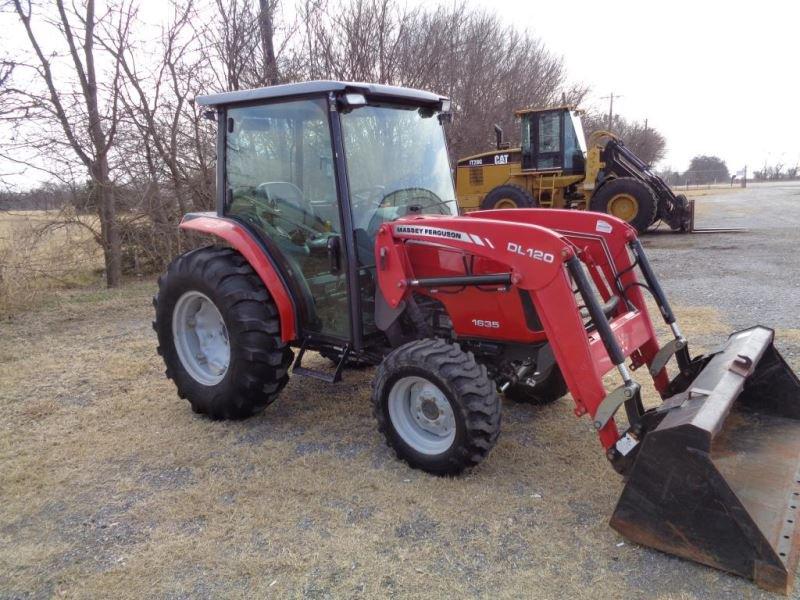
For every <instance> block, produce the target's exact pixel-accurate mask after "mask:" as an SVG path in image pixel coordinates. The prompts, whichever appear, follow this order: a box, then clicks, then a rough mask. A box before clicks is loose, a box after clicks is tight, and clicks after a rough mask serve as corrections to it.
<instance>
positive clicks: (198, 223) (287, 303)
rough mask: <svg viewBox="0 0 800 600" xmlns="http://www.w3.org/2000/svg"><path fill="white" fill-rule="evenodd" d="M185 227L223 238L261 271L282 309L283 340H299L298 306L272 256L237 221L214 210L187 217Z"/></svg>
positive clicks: (268, 288) (279, 309) (268, 287)
mask: <svg viewBox="0 0 800 600" xmlns="http://www.w3.org/2000/svg"><path fill="white" fill-rule="evenodd" d="M180 227H181V229H190V230H192V231H199V232H201V233H208V234H211V235H215V236H217V237H219V238H222V239H223V240H225V241H226V242H228V244H230V246H231V247H232V248H234V249H236V250H237V251H238V252H239V253H240V254H241V255H242V256H244V257H245V259H246V260H247V262H249V263H250V266H252V267H253V270H254V271H255V272H256V273H258V276H259V277H260V278H261V281H263V282H264V285H265V286H266V288H267V290H268V291H269V293H270V296H272V299H273V301H274V302H275V305H276V306H277V308H278V318H279V319H280V323H281V339H282V340H283V341H284V342H292V341H295V340H296V339H297V328H296V324H295V314H294V306H293V305H292V301H291V298H290V297H289V292H288V290H287V289H286V288H285V287H284V285H283V282H282V281H281V279H280V277H279V276H278V274H277V273H276V272H275V269H274V268H273V267H272V264H270V262H269V259H267V257H266V256H264V252H263V251H262V250H261V246H259V245H258V244H257V243H256V242H255V240H253V238H252V237H251V236H250V234H249V233H248V232H247V231H246V230H245V229H244V227H242V226H241V225H239V224H237V223H236V222H235V221H231V220H229V219H225V218H222V217H218V216H217V215H215V214H214V213H206V214H205V215H204V216H202V217H193V218H190V219H189V220H186V219H185V218H184V220H183V221H181V224H180Z"/></svg>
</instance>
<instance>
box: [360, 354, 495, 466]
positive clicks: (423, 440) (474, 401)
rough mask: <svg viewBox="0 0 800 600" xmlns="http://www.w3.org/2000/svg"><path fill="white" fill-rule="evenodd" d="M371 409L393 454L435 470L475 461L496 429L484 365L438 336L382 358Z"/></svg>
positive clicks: (490, 442)
mask: <svg viewBox="0 0 800 600" xmlns="http://www.w3.org/2000/svg"><path fill="white" fill-rule="evenodd" d="M373 408H374V414H375V418H376V420H377V421H378V430H379V431H380V432H381V433H382V434H383V435H384V437H385V438H386V443H387V444H388V445H389V447H391V448H392V449H393V450H394V451H395V453H396V454H397V456H398V458H400V459H401V460H404V461H405V462H407V463H408V464H409V465H410V466H411V467H413V468H415V469H422V470H423V471H427V472H428V473H433V474H435V475H457V474H459V473H461V472H462V471H464V469H467V468H469V467H473V466H475V465H477V464H478V463H480V462H481V461H482V460H483V459H484V458H486V456H487V455H488V454H489V451H490V450H491V449H492V447H493V446H494V444H495V442H496V441H497V437H498V435H499V434H500V400H499V398H498V397H497V392H496V391H495V386H494V384H493V383H492V382H491V381H490V380H489V378H488V376H487V374H486V367H484V366H482V365H479V364H478V363H477V362H476V361H475V357H474V356H473V355H472V353H471V352H464V351H462V350H461V348H460V347H459V346H458V344H450V343H447V342H445V341H444V340H441V339H424V340H418V341H414V342H409V343H407V344H405V345H403V346H400V347H398V348H396V349H395V350H393V351H392V352H391V353H390V354H389V355H388V356H387V357H386V358H385V359H384V361H383V362H382V363H381V364H380V366H379V367H378V371H377V373H376V375H375V380H374V381H373Z"/></svg>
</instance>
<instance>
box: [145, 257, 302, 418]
mask: <svg viewBox="0 0 800 600" xmlns="http://www.w3.org/2000/svg"><path fill="white" fill-rule="evenodd" d="M153 305H154V307H155V311H156V320H155V321H154V322H153V328H154V329H155V330H156V333H157V335H158V353H159V354H160V355H161V356H162V357H163V359H164V364H165V365H166V367H167V368H166V375H167V377H168V378H169V379H172V380H173V381H174V382H175V385H176V387H177V388H178V396H180V397H181V398H185V399H186V400H188V401H189V403H190V404H191V405H192V410H193V411H194V412H196V413H201V414H205V415H208V416H209V417H211V418H212V419H243V418H246V417H249V416H252V415H254V414H257V413H259V412H261V411H262V410H264V408H266V407H267V405H269V404H271V403H272V402H273V401H274V400H275V398H276V397H277V396H278V393H279V392H280V391H281V389H283V387H284V386H285V385H286V382H287V381H288V380H289V376H288V368H289V365H290V364H291V361H292V352H291V350H290V349H289V347H288V346H287V345H286V344H285V343H284V342H283V341H282V340H281V336H280V321H279V320H278V310H277V308H276V306H275V303H274V302H273V301H272V298H271V297H270V295H269V293H268V292H267V290H266V288H265V287H264V284H263V282H262V281H261V279H260V278H259V277H258V275H256V273H255V271H253V268H252V267H251V266H250V264H249V263H248V262H247V261H246V260H245V259H244V257H242V255H241V254H239V253H238V252H236V251H235V250H232V249H230V248H221V247H216V246H210V247H207V248H200V249H198V250H193V251H191V252H187V253H186V254H183V255H181V256H179V257H178V258H176V259H175V260H174V261H172V263H170V265H169V267H168V268H167V272H166V273H165V274H164V275H163V276H162V277H160V278H159V280H158V293H157V294H156V296H155V297H154V298H153ZM198 307H200V308H198ZM215 319H216V320H215ZM184 321H185V322H184ZM201 321H202V323H203V327H202V328H201V325H200V323H201ZM209 321H211V322H212V323H213V324H214V325H215V327H216V329H215V328H214V327H207V326H206V325H207V323H208V322H209ZM209 339H210V340H212V342H208V340H209ZM204 340H205V341H204ZM209 344H211V345H209ZM226 346H227V349H226ZM209 348H212V351H211V352H209V351H208V349H209ZM193 356H194V358H193ZM209 359H213V360H214V361H215V362H213V363H212V362H211V360H209ZM210 364H214V366H215V368H214V369H213V370H211V369H209V367H208V365H210ZM223 367H224V368H223Z"/></svg>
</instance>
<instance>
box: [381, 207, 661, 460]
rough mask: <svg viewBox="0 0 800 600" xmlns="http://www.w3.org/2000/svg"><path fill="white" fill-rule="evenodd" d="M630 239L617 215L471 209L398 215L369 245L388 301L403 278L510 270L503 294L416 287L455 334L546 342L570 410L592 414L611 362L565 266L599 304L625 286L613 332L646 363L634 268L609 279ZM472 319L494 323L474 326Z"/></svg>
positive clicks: (646, 329) (651, 344)
mask: <svg viewBox="0 0 800 600" xmlns="http://www.w3.org/2000/svg"><path fill="white" fill-rule="evenodd" d="M635 237H636V232H635V230H634V229H633V228H632V227H631V226H630V225H628V224H627V223H625V222H624V221H622V220H620V219H616V218H614V217H611V216H609V215H605V214H600V213H591V212H585V211H564V210H547V209H534V210H524V209H514V210H493V211H476V212H472V213H469V214H468V216H465V217H448V216H438V215H422V216H417V217H412V218H405V219H400V220H398V221H395V222H394V223H387V224H384V225H383V226H382V227H381V231H380V233H379V235H378V238H377V242H376V248H375V252H376V258H377V264H378V265H379V267H378V283H379V285H380V288H381V291H382V292H383V294H384V295H385V296H386V298H387V299H389V301H390V303H391V304H393V305H396V304H397V303H399V302H400V301H401V300H402V299H403V298H404V297H405V296H406V295H408V294H410V293H411V292H412V290H411V289H410V288H409V287H408V286H406V285H404V284H405V282H406V281H407V280H411V279H416V278H422V277H437V276H439V277H441V276H453V275H466V274H474V275H480V274H489V273H508V272H510V273H511V274H512V281H513V285H512V286H511V288H510V289H509V290H507V291H481V290H479V289H477V288H475V287H465V288H458V293H452V294H448V293H442V292H441V291H439V292H434V291H432V290H423V289H421V288H417V289H415V290H414V291H415V292H416V293H421V294H426V295H429V296H431V297H434V298H436V299H437V300H438V301H439V302H441V303H442V304H443V305H444V307H445V309H446V310H447V312H448V315H449V316H450V319H451V320H452V322H453V329H454V332H455V333H456V335H457V336H459V337H471V338H483V339H486V340H487V341H509V342H510V341H513V342H518V343H532V342H540V341H543V340H545V339H547V340H549V341H550V344H551V346H552V348H553V353H554V355H555V357H556V360H557V361H558V364H559V366H560V367H561V371H562V373H563V375H564V379H565V380H566V382H567V385H568V386H569V389H570V392H571V393H572V396H573V398H574V400H575V413H576V414H577V415H582V414H585V413H589V415H591V416H592V417H593V416H594V415H595V414H596V412H597V409H598V407H599V406H600V403H601V402H602V401H603V399H604V398H605V397H606V390H605V386H604V384H603V375H605V374H606V373H607V372H608V371H610V370H611V369H613V368H614V365H613V364H612V363H611V359H610V358H609V357H608V354H607V352H606V350H605V347H604V346H603V344H602V342H601V341H600V339H599V336H597V334H596V333H592V334H590V333H587V331H586V329H585V327H584V324H583V319H582V318H581V316H580V309H579V306H578V302H577V299H576V297H575V294H573V292H572V282H571V280H570V277H569V275H568V272H567V269H566V266H565V265H564V262H565V261H566V260H568V259H569V258H570V257H571V256H573V255H577V256H578V257H579V258H580V260H581V261H582V262H583V264H584V265H585V266H586V268H587V270H588V271H589V274H590V276H591V278H592V280H593V282H594V283H595V285H596V286H597V288H598V291H599V293H600V295H601V297H602V298H603V300H608V299H609V298H610V297H611V296H612V295H618V294H619V286H620V285H621V286H622V287H623V288H626V294H627V297H628V299H629V301H630V303H631V305H632V306H631V307H629V306H626V305H625V303H624V302H622V301H620V302H619V304H618V306H617V308H616V310H615V314H614V315H612V317H611V328H612V331H613V332H614V335H615V336H616V338H617V340H618V342H619V344H620V347H621V348H622V351H623V353H624V355H625V356H627V357H632V360H633V362H635V363H637V364H647V363H649V362H651V361H652V359H653V357H654V356H655V354H656V352H657V351H658V349H659V344H658V339H657V337H656V334H655V330H654V328H653V324H652V322H651V320H650V316H649V313H648V311H647V306H646V305H645V299H644V296H643V295H642V290H641V288H640V287H639V286H636V285H631V284H634V283H636V282H637V278H636V274H635V272H634V270H631V271H628V272H626V273H624V274H622V275H620V276H619V282H617V281H616V278H617V274H618V273H621V272H623V271H624V270H625V269H626V268H628V267H630V266H631V264H632V262H631V255H630V253H629V250H628V246H627V244H628V242H629V241H630V240H632V239H635ZM381 256H383V257H384V260H383V262H381ZM465 264H466V265H467V266H465ZM468 267H469V270H468ZM516 288H518V289H521V290H527V291H528V292H529V293H530V294H531V298H532V300H533V303H534V306H535V307H536V311H537V313H538V315H539V318H540V320H541V322H542V330H541V331H534V330H531V329H529V328H528V326H527V324H526V322H525V318H524V313H523V310H522V305H521V302H520V297H519V292H518V290H517V289H516ZM455 289H456V288H450V289H449V290H447V289H446V290H444V292H447V291H455ZM476 319H479V320H481V321H490V322H497V323H499V326H498V327H491V328H486V327H479V326H476V324H475V320H476ZM655 384H656V388H657V389H659V390H660V391H664V390H665V389H666V384H667V376H666V373H665V372H664V371H662V373H660V374H659V375H658V376H657V377H656V378H655ZM599 436H600V441H601V443H602V445H603V447H604V448H610V447H612V446H613V445H614V444H615V443H616V441H617V440H618V439H619V432H618V431H617V428H616V425H615V424H614V422H613V420H612V421H610V422H609V423H608V424H607V425H606V426H605V427H604V428H603V429H601V430H600V432H599Z"/></svg>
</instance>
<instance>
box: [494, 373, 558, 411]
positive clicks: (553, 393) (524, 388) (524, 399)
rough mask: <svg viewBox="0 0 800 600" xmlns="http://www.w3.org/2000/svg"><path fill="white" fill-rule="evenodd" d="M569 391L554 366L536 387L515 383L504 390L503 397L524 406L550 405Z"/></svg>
mask: <svg viewBox="0 0 800 600" xmlns="http://www.w3.org/2000/svg"><path fill="white" fill-rule="evenodd" d="M568 391H569V388H568V387H567V383H566V381H564V376H563V375H562V374H561V371H560V369H559V368H558V367H557V366H554V367H553V369H552V370H551V371H550V373H549V374H548V375H547V376H546V377H545V378H544V379H543V380H542V381H538V382H537V383H536V385H533V386H531V385H527V384H524V383H517V384H514V385H511V386H509V387H508V389H506V391H505V396H506V398H508V399H509V400H513V401H514V402H520V403H524V404H538V405H543V404H550V403H551V402H555V401H556V400H558V399H559V398H561V397H562V396H564V395H565V394H566V393H567V392H568Z"/></svg>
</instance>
